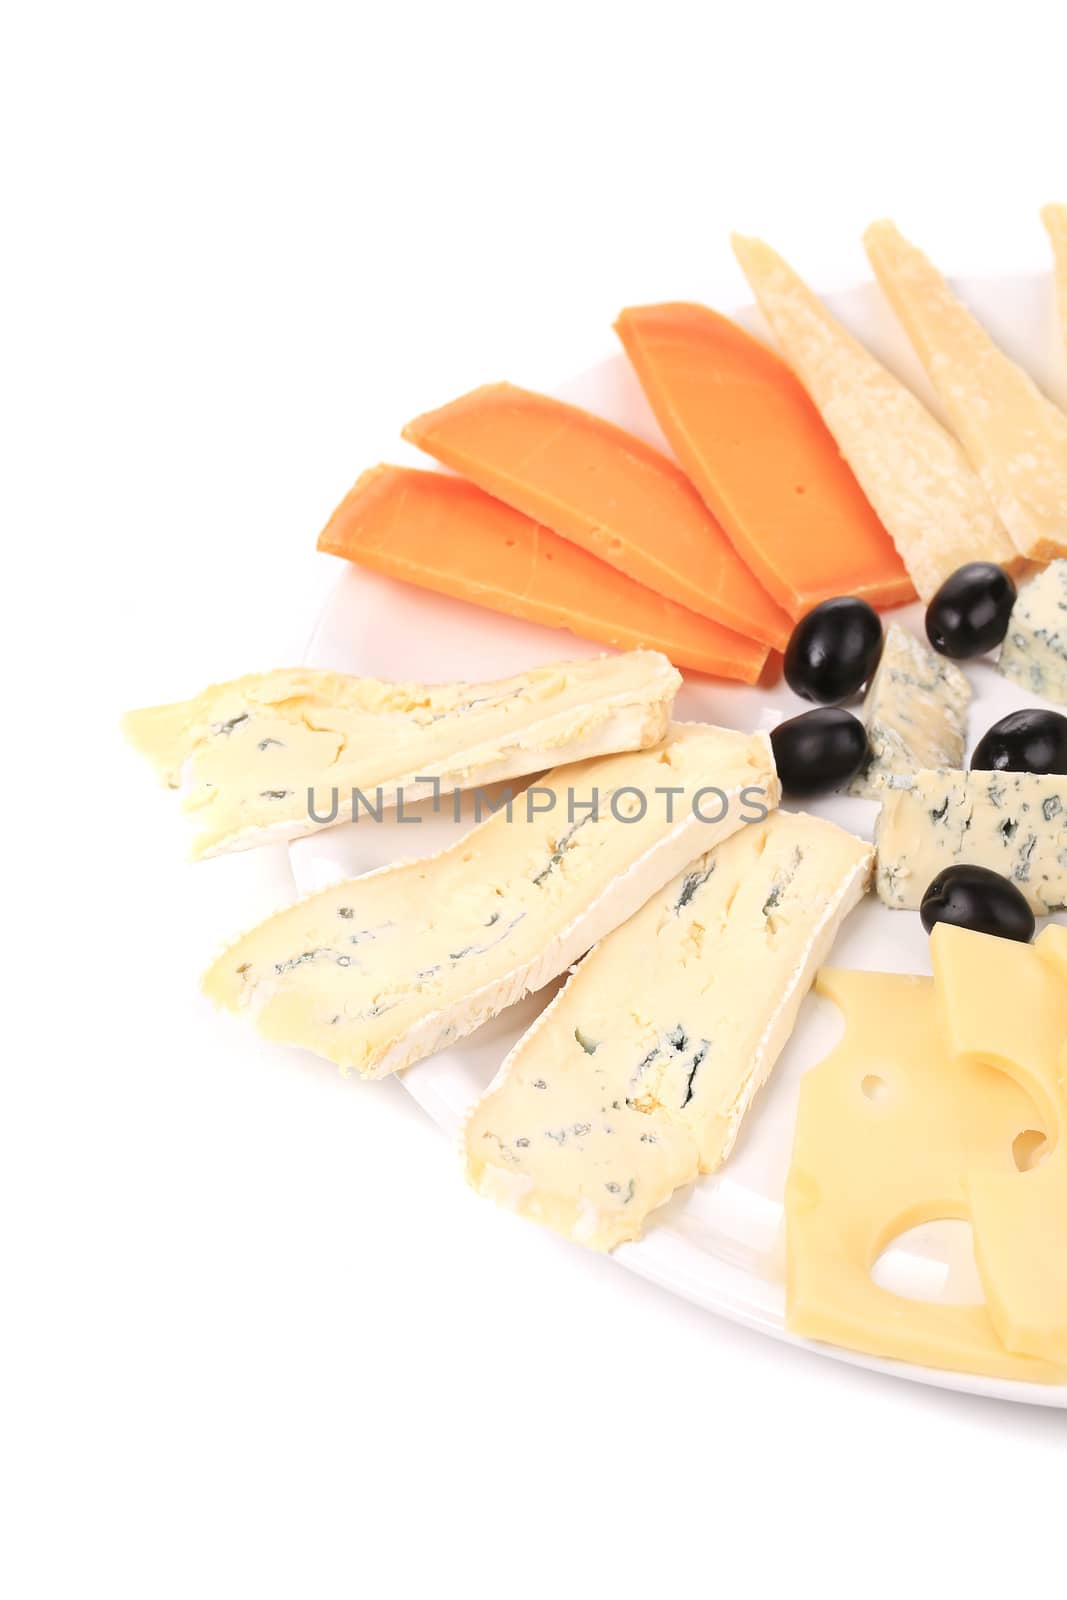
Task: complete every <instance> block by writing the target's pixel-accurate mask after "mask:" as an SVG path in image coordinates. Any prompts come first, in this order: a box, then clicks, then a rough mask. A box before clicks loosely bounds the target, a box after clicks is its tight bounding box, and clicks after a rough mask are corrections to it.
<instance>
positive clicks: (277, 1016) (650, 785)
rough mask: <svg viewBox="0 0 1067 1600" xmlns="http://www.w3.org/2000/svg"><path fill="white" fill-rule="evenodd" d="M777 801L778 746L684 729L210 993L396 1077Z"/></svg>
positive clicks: (377, 891)
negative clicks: (775, 754)
mask: <svg viewBox="0 0 1067 1600" xmlns="http://www.w3.org/2000/svg"><path fill="white" fill-rule="evenodd" d="M778 794H779V786H778V779H777V775H776V773H775V769H774V759H773V756H772V754H771V748H770V742H769V740H768V739H767V738H766V736H765V735H762V734H757V735H747V734H742V733H735V732H733V731H731V730H728V729H724V728H712V727H705V726H702V725H700V724H675V725H674V726H673V727H672V729H671V733H670V736H669V737H668V739H667V740H666V741H665V742H664V743H663V744H661V745H658V746H657V747H655V748H654V749H652V750H645V751H641V752H638V753H636V754H630V755H620V756H606V757H602V758H601V759H599V760H594V761H583V762H580V763H578V764H577V765H574V766H568V767H561V768H557V769H556V770H555V771H553V772H551V773H549V774H548V775H547V777H545V778H544V779H543V780H541V782H540V783H538V784H536V785H533V786H532V787H531V788H530V789H528V790H526V791H525V792H524V793H522V794H520V795H518V796H517V797H515V799H514V802H513V803H512V805H511V806H510V810H509V809H505V808H502V809H500V810H498V811H496V812H495V813H494V815H493V816H491V817H489V818H488V820H487V821H485V822H483V823H481V824H480V825H479V826H478V827H476V828H473V829H472V830H471V831H470V832H469V833H467V834H466V835H464V836H463V837H462V838H461V839H460V840H459V841H458V842H457V843H456V844H454V845H451V846H450V847H449V848H448V849H447V850H443V851H441V852H440V853H439V854H438V855H436V856H430V857H428V858H426V859H424V860H421V861H411V862H401V863H398V864H397V865H394V866H390V867H385V868H383V869H381V870H380V871H377V872H371V873H368V874H367V875H366V876H365V877H361V878H353V879H350V880H349V881H347V882H344V883H340V884H336V885H334V886H332V887H331V888H329V889H326V890H324V891H323V892H321V893H319V894H315V895H312V896H311V897H310V898H308V899H306V900H303V901H301V902H300V903H299V904H297V905H294V906H291V907H290V908H289V909H288V910H285V911H282V912H279V913H278V914H277V915H276V916H273V917H271V918H269V919H268V921H266V922H264V923H263V924H262V925H261V926H260V927H258V928H256V929H254V930H253V931H252V932H251V933H249V934H246V935H245V936H244V937H243V938H240V939H237V940H236V941H235V942H234V944H233V945H231V947H230V948H229V949H228V950H227V951H225V952H224V954H223V955H222V956H220V958H219V959H218V960H217V961H216V962H215V964H214V965H213V966H212V967H211V969H210V970H209V971H208V973H207V975H206V977H205V979H204V989H205V992H206V993H207V994H208V995H209V997H210V998H211V999H212V1000H214V1001H215V1003H216V1004H217V1005H220V1006H224V1007H226V1008H228V1009H229V1010H233V1011H236V1010H244V1009H248V1010H249V1011H250V1012H251V1013H252V1015H253V1016H254V1017H255V1020H256V1022H257V1025H258V1027H259V1029H260V1031H261V1032H262V1033H264V1034H266V1035H267V1037H269V1038H272V1039H279V1040H282V1041H284V1042H286V1043H288V1044H295V1045H302V1046H304V1047H305V1048H306V1049H308V1050H313V1051H315V1053H316V1054H317V1055H321V1056H325V1057H326V1058H327V1059H328V1060H330V1061H334V1062H336V1063H337V1064H338V1065H339V1066H341V1067H342V1068H344V1069H346V1070H347V1069H350V1068H355V1069H356V1070H357V1071H359V1072H360V1073H362V1074H363V1075H364V1076H366V1077H382V1076H384V1075H385V1074H386V1073H389V1072H395V1071H397V1070H398V1069H400V1068H402V1067H405V1066H408V1065H409V1064H410V1063H411V1062H413V1061H418V1060H419V1059H420V1058H421V1057H423V1056H427V1055H430V1054H431V1053H432V1052H433V1051H435V1050H438V1049H440V1048H441V1047H442V1046H443V1045H445V1044H448V1043H450V1042H452V1041H453V1040H455V1039H458V1038H462V1037H463V1036H464V1035H465V1034H468V1033H470V1032H472V1031H473V1029H475V1028H477V1027H478V1026H479V1025H480V1024H481V1023H483V1022H486V1021H488V1019H489V1018H490V1017H493V1016H495V1015H496V1014H497V1013H498V1012H499V1011H502V1010H503V1009H504V1007H505V1006H509V1005H511V1004H513V1002H515V1001H516V1000H519V999H521V998H522V996H523V995H525V994H528V993H530V992H531V991H532V990H536V989H540V988H542V987H543V986H544V985H545V984H546V983H548V982H550V981H551V979H553V978H555V977H557V976H558V975H559V973H561V972H563V971H564V970H565V969H566V968H567V967H568V966H569V965H570V964H571V962H572V961H575V960H577V958H578V957H579V956H580V955H582V954H583V953H584V952H585V951H586V950H588V949H589V948H590V946H591V945H593V944H595V943H596V941H597V940H598V939H600V938H602V937H603V936H604V935H605V934H607V933H609V932H610V931H611V930H612V929H613V928H614V927H616V926H617V925H618V924H619V923H620V922H623V921H625V919H626V918H627V917H629V916H632V914H633V913H634V912H635V911H636V910H637V908H638V907H639V906H640V905H643V904H644V902H645V901H646V900H647V899H648V897H649V896H650V895H652V894H655V893H656V892H657V890H659V889H661V888H662V887H663V885H664V883H666V882H667V881H668V880H669V879H670V878H672V877H673V876H674V875H675V873H677V872H678V871H679V870H680V869H681V868H682V866H684V864H685V863H686V862H687V861H690V860H692V858H693V857H694V856H695V855H697V854H699V853H700V851H701V850H702V849H706V848H710V847H711V846H712V845H713V844H715V843H717V842H718V841H720V840H722V839H725V838H727V837H728V836H729V835H730V834H731V833H734V832H735V831H736V830H737V829H739V828H741V827H743V826H744V824H745V823H746V821H750V820H751V819H752V817H754V816H755V817H761V816H764V815H765V814H766V813H767V811H769V810H770V809H772V808H773V807H774V806H775V805H776V804H777V801H778Z"/></svg>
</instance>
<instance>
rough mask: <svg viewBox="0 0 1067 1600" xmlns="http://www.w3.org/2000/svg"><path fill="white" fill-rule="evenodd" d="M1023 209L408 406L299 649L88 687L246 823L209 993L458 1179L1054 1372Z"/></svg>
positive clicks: (1050, 518)
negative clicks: (956, 243)
mask: <svg viewBox="0 0 1067 1600" xmlns="http://www.w3.org/2000/svg"><path fill="white" fill-rule="evenodd" d="M1042 215H1043V219H1044V221H1045V223H1046V226H1047V230H1048V235H1049V238H1050V240H1051V243H1052V248H1053V262H1054V270H1053V273H1052V274H1051V275H1049V274H1033V275H1031V276H1028V277H1019V278H1013V279H1007V278H1004V279H996V278H985V279H981V278H979V279H970V280H965V281H961V282H959V283H954V284H952V285H950V284H949V283H948V282H947V281H946V280H945V279H944V278H943V277H942V276H941V274H940V273H939V272H938V271H937V269H936V268H935V267H934V266H933V265H932V263H931V262H930V261H929V260H928V259H927V258H926V257H925V256H924V255H923V254H922V253H921V252H920V251H919V250H918V249H917V248H916V247H915V246H914V245H912V244H911V243H910V242H909V241H907V240H906V239H905V238H904V237H903V236H902V235H901V233H900V232H899V231H898V230H897V229H896V227H895V226H894V225H893V224H891V223H888V222H883V223H877V224H875V225H874V226H873V227H872V228H871V229H869V230H868V232H867V234H866V236H865V241H864V242H865V246H866V249H867V253H868V257H869V259H870V263H871V267H872V270H873V273H874V277H875V280H876V282H875V283H873V284H868V285H866V286H864V288H863V289H861V290H859V291H855V292H853V293H852V294H849V295H834V296H828V297H825V298H823V297H819V296H816V295H815V294H814V293H813V292H812V291H811V290H810V289H809V288H808V287H807V285H806V284H805V283H804V281H803V280H802V279H801V278H800V277H799V276H798V274H797V273H796V272H795V271H794V270H793V268H792V267H791V266H789V265H788V264H787V263H786V262H785V261H784V260H783V259H782V258H781V257H780V256H779V255H778V254H777V253H776V252H775V251H774V250H772V249H771V248H770V247H769V246H768V245H766V244H764V243H762V241H759V240H756V239H749V238H736V239H735V240H734V249H735V254H736V256H737V259H738V262H739V264H740V266H741V269H742V271H743V273H744V275H745V277H746V279H747V280H748V283H749V285H750V288H751V290H752V293H753V295H754V297H755V300H756V307H755V308H752V309H749V310H746V311H743V312H738V313H736V314H734V315H731V316H725V315H722V314H720V313H719V312H717V311H714V310H712V309H710V308H708V307H705V306H699V305H692V304H676V303H671V304H663V305H657V306H642V307H632V308H629V309H627V310H625V311H623V312H622V314H621V315H620V316H619V317H618V319H617V322H616V324H615V329H616V333H617V335H618V339H619V342H620V345H621V353H620V354H616V355H615V356H614V357H613V358H611V359H608V360H605V361H604V362H603V363H601V364H600V365H599V366H598V367H596V368H594V369H592V370H591V371H590V372H588V373H585V374H583V375H582V376H581V377H580V378H578V379H576V380H574V381H573V382H572V383H570V384H567V385H562V386H560V388H559V390H558V391H557V392H555V393H553V394H537V393H534V392H532V391H530V390H526V389H521V388H518V387H516V386H514V385H512V384H508V383H494V384H490V385H488V386H486V387H483V388H481V389H478V390H475V391H473V392H472V393H471V394H468V395H465V396H462V397H460V398H459V399H457V400H454V401H452V402H450V403H448V404H446V405H444V406H442V407H440V408H438V409H437V410H435V411H430V412H425V413H423V414H422V415H420V416H418V417H417V418H416V419H415V420H414V421H412V422H411V423H409V424H408V425H407V426H406V427H405V428H404V429H403V435H404V438H405V439H406V440H407V441H408V444H409V446H412V447H413V448H414V450H415V451H418V452H421V455H414V454H410V453H409V456H408V458H407V460H409V461H410V462H411V464H407V462H406V461H405V459H404V458H402V459H401V461H400V462H391V463H388V464H382V465H379V466H373V467H370V468H369V469H368V470H366V471H364V472H363V474H362V475H361V476H360V477H359V478H358V479H357V481H356V484H355V486H354V487H353V488H352V489H351V491H350V492H349V493H348V495H347V496H346V497H345V498H344V500H343V501H342V502H341V504H340V505H339V506H338V508H337V510H336V511H335V512H334V514H333V516H332V517H331V518H330V519H329V522H328V523H327V525H326V527H325V529H324V530H323V532H322V533H321V535H320V536H319V541H318V543H319V549H320V550H323V551H325V552H328V553H329V554H330V555H331V556H334V557H338V558H341V565H340V576H339V579H338V582H337V585H336V588H335V590H334V592H333V594H332V596H331V598H330V600H329V602H328V604H327V606H326V609H325V612H324V614H323V616H322V617H321V618H320V620H319V623H318V626H317V628H316V630H315V633H314V636H313V638H312V641H311V644H310V647H309V650H308V652H307V656H306V659H305V661H304V663H303V664H301V665H298V666H291V667H286V668H282V669H278V670H274V671H267V672H262V673H252V674H249V675H248V676H246V677H244V678H240V679H237V680H233V681H230V682H228V683H223V684H217V685H213V686H211V687H210V688H208V689H206V690H204V691H203V692H201V693H199V694H197V695H196V696H195V697H194V698H192V699H190V700H187V701H183V702H178V703H175V704H172V705H167V706H157V707H151V708H147V709H145V710H141V711H135V712H131V713H130V714H129V715H128V717H127V719H126V723H125V727H126V732H127V734H128V737H129V738H130V740H131V742H132V743H133V744H134V746H135V747H136V748H137V749H138V750H139V751H141V752H142V753H143V754H144V755H145V756H146V757H147V758H148V759H149V760H150V761H151V763H152V764H153V766H154V767H155V768H156V770H157V772H158V774H159V775H160V777H161V778H162V779H163V781H164V782H165V783H166V784H167V785H168V786H169V787H171V788H172V789H174V790H176V791H178V792H179V793H180V795H181V798H182V804H183V807H184V809H186V810H187V811H188V812H189V813H190V815H191V817H192V819H193V823H194V830H195V831H194V839H193V846H192V851H193V854H194V856H197V857H207V856H212V855H217V854H220V853H223V852H226V851H229V850H234V849H246V848H251V847H255V846H257V845H259V844H262V843H264V842H266V841H275V842H277V841H279V840H283V841H288V842H289V851H290V862H291V866H292V870H293V878H294V889H295V898H294V901H293V903H292V904H291V905H289V906H287V907H285V908H283V909H281V910H279V911H278V912H277V913H276V914H275V915H274V916H272V917H270V918H268V919H267V921H266V922H264V923H262V924H261V925H260V926H258V927H256V928H253V929H251V930H249V931H248V932H246V933H243V934H240V935H238V936H237V937H236V938H235V939H234V940H233V941H232V943H231V944H229V945H228V947H227V948H226V949H225V950H224V951H222V952H221V953H220V954H218V955H217V956H216V958H215V960H214V961H213V962H212V963H211V964H210V966H209V967H208V969H207V972H206V976H205V979H204V990H205V992H206V994H207V996H208V997H209V998H210V999H211V1000H212V1001H213V1002H214V1003H215V1004H216V1005H217V1006H219V1007H220V1008H222V1009H225V1010H227V1011H232V1012H236V1013H240V1014H243V1015H246V1016H248V1017H250V1018H252V1019H254V1021H255V1024H256V1026H257V1027H258V1028H259V1030H260V1031H261V1032H262V1033H263V1034H264V1035H266V1036H267V1037H269V1038H273V1039H275V1040H279V1041H282V1042H284V1043H287V1044H289V1045H292V1046H293V1047H295V1048H300V1049H307V1050H311V1051H313V1052H315V1053H316V1054H317V1055H319V1056H322V1057H325V1058H326V1059H327V1060H329V1061H332V1062H335V1063H336V1064H337V1065H338V1066H339V1067H340V1068H341V1070H342V1071H345V1072H357V1073H359V1074H361V1075H362V1076H365V1077H375V1078H376V1077H383V1076H385V1075H387V1074H391V1073H394V1072H395V1073H399V1074H400V1075H401V1081H403V1083H404V1084H405V1086H406V1087H407V1088H408V1089H409V1090H410V1091H411V1093H412V1094H413V1095H414V1096H415V1098H416V1099H417V1100H418V1101H419V1102H420V1103H421V1104H422V1105H423V1106H425V1108H426V1109H427V1110H428V1111H429V1112H430V1114H431V1115H432V1116H433V1117H434V1118H435V1120H436V1121H437V1122H438V1123H439V1124H440V1125H441V1126H442V1127H443V1128H444V1129H445V1130H446V1131H447V1132H449V1133H450V1134H451V1135H452V1136H453V1137H455V1139H456V1141H457V1145H458V1150H459V1162H458V1164H459V1166H460V1168H461V1170H462V1172H463V1174H464V1175H465V1177H466V1179H467V1181H468V1182H469V1183H470V1184H471V1185H472V1186H473V1187H474V1188H475V1189H476V1190H477V1191H478V1192H479V1193H480V1194H481V1195H483V1196H485V1197H486V1198H487V1199H489V1200H491V1201H494V1202H496V1203H498V1204H501V1205H503V1206H506V1207H508V1208H509V1209H511V1210H512V1211H514V1212H515V1213H517V1214H518V1215H519V1216H521V1217H524V1218H527V1219H531V1220H533V1221H535V1222H538V1223H540V1224H542V1225H544V1226H547V1227H549V1228H552V1229H554V1230H555V1231H556V1232H558V1233H559V1234H562V1235H563V1236H564V1237H565V1238H567V1239H569V1240H571V1241H573V1242H575V1243H576V1244H578V1245H580V1246H582V1247H585V1248H591V1249H599V1250H609V1251H612V1252H614V1255H615V1258H616V1259H617V1260H619V1261H620V1263H621V1264H623V1265H625V1266H628V1267H630V1268H631V1269H633V1270H634V1271H636V1272H638V1273H641V1274H643V1275H644V1276H646V1277H647V1278H649V1279H651V1280H652V1281H654V1282H657V1283H659V1284H661V1285H663V1286H665V1287H667V1288H670V1289H672V1290H674V1291H675V1292H677V1293H679V1294H682V1295H684V1296H686V1297H687V1298H689V1299H692V1300H694V1301H696V1302H697V1303H698V1304H701V1305H704V1306H706V1307H708V1308H709V1309H711V1310H714V1311H717V1312H720V1313H722V1314H725V1315H727V1316H730V1317H733V1318H734V1319H736V1320H738V1321H741V1322H743V1323H745V1324H747V1325H748V1326H750V1327H753V1328H755V1329H758V1330H760V1331H762V1332H765V1333H768V1334H772V1335H774V1336H776V1337H779V1338H784V1339H787V1340H790V1341H792V1342H795V1343H799V1344H804V1345H806V1346H808V1347H810V1348H812V1349H814V1350H818V1351H820V1352H821V1353H823V1354H826V1355H831V1356H835V1357H837V1358H839V1359H844V1360H849V1361H854V1362H858V1363H861V1364H864V1365H867V1366H870V1367H873V1368H876V1369H879V1370H883V1371H886V1372H891V1373H895V1374H897V1375H899V1376H903V1377H907V1378H912V1379H918V1380H920V1381H924V1382H929V1383H936V1384H942V1385H944V1386H947V1387H954V1388H958V1389H965V1390H969V1391H972V1392H975V1393H979V1394H986V1395H994V1396H999V1397H1002V1398H1010V1399H1016V1400H1022V1401H1028V1402H1031V1403H1037V1404H1046V1405H1053V1406H1065V1407H1067V412H1065V410H1064V409H1063V407H1064V405H1065V404H1067V207H1062V206H1050V207H1048V208H1046V211H1045V212H1044V213H1043V214H1042ZM426 458H430V461H431V462H432V463H433V465H427V464H426ZM416 463H417V464H416ZM605 651H608V652H610V653H604V652H605ZM205 870H207V869H205Z"/></svg>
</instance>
